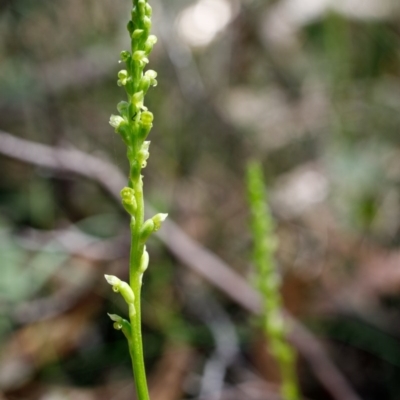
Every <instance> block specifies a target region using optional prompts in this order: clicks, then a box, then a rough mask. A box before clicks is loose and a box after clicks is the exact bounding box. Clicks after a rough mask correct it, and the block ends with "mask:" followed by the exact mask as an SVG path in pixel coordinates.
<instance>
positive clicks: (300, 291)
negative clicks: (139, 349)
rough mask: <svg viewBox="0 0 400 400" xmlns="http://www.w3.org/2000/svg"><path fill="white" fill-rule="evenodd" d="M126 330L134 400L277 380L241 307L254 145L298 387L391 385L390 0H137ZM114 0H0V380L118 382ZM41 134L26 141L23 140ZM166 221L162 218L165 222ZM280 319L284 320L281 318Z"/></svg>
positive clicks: (121, 364)
mask: <svg viewBox="0 0 400 400" xmlns="http://www.w3.org/2000/svg"><path fill="white" fill-rule="evenodd" d="M151 4H152V5H153V9H154V20H153V27H154V28H153V31H154V33H155V34H156V35H157V36H158V39H159V42H158V44H157V45H156V47H155V50H154V51H153V53H152V55H151V61H150V66H149V67H150V68H152V69H155V70H156V71H157V72H158V74H159V79H158V81H159V85H158V87H157V88H155V89H153V90H151V91H150V92H149V94H148V96H147V98H146V99H147V106H148V107H149V109H150V110H151V111H153V113H154V114H155V124H154V128H153V130H152V132H151V134H150V138H151V141H152V145H151V157H150V160H149V163H148V166H147V168H146V169H145V170H144V172H145V196H146V200H147V202H148V204H149V205H150V206H151V207H153V208H154V209H156V210H158V211H160V212H168V213H169V216H170V217H169V221H170V223H169V224H168V225H166V226H165V228H163V229H162V230H161V231H160V235H159V237H158V238H153V239H151V240H150V242H149V248H150V249H149V252H150V255H151V264H150V267H149V269H148V272H147V273H146V276H145V282H144V288H143V331H144V346H145V355H146V365H147V371H148V377H149V381H150V387H151V393H152V400H176V399H203V400H206V399H207V400H219V399H224V400H236V399H238V400H243V399H246V400H269V399H279V393H278V385H279V375H278V372H277V371H278V369H277V366H276V364H275V363H274V361H273V359H272V357H271V356H270V354H269V352H268V343H267V341H266V340H265V338H264V336H263V333H262V332H261V330H260V324H259V320H258V318H257V316H256V315H255V314H257V311H258V310H259V298H258V297H257V295H256V293H255V291H254V290H253V289H252V287H254V283H255V276H254V272H253V268H252V266H251V262H250V258H251V257H250V254H251V234H250V232H249V223H248V217H249V213H248V206H247V204H246V190H245V178H244V176H245V175H244V172H245V167H246V164H247V162H248V160H249V159H250V158H256V159H259V160H260V161H261V162H262V164H263V168H264V172H265V175H266V179H267V188H268V198H269V203H270V205H271V208H272V212H273V215H274V217H275V221H276V233H277V236H278V240H279V246H278V250H277V267H278V268H279V271H280V273H281V276H282V293H283V297H284V303H285V307H286V309H287V310H288V311H289V312H290V313H291V314H292V315H293V317H294V318H295V319H296V320H297V321H298V323H299V324H300V323H301V324H302V325H301V329H307V331H301V332H300V331H299V332H298V333H296V332H294V334H293V342H294V343H295V345H296V348H297V349H298V350H299V356H298V362H297V367H298V374H299V381H300V385H301V388H302V393H303V395H304V398H305V399H314V400H319V399H321V400H322V399H335V400H357V399H363V400H364V399H365V400H367V399H371V400H372V399H379V400H384V399H388V400H389V399H390V400H391V399H393V400H396V399H399V398H400V252H399V250H398V246H399V244H400V191H399V189H400V187H399V186H400V136H399V127H400V112H399V110H400V72H399V71H400V25H399V22H400V6H399V2H398V1H396V0H274V1H272V0H271V1H261V0H236V1H233V0H196V1H192V0H185V1H183V0H169V1H168V2H165V1H162V0H153V1H152V2H151ZM130 7H131V3H130V1H129V0H118V1H116V0H102V1H99V0H85V1H82V0H57V1H53V0H35V1H33V0H1V1H0V171H1V173H0V238H1V239H0V399H1V400H13V399H15V400H17V399H28V400H30V399H32V400H33V399H38V400H39V399H40V400H64V399H74V400H93V399H96V400H100V399H104V400H106V399H107V400H108V399H110V400H111V399H113V400H124V399H132V398H134V397H133V396H134V395H133V393H134V388H133V383H132V379H131V367H130V359H129V355H128V352H127V345H126V342H125V338H124V337H123V335H121V333H120V332H117V331H114V330H113V327H112V323H111V322H110V320H109V319H108V317H107V312H112V313H118V314H122V315H125V312H126V310H125V307H124V304H123V302H122V301H120V299H119V297H118V296H116V295H115V294H114V293H113V292H112V291H111V290H110V288H109V286H108V285H107V284H106V282H105V280H104V279H103V275H104V273H112V274H116V275H118V276H120V277H121V278H122V277H124V278H125V279H126V277H127V273H128V270H127V262H128V259H127V256H128V252H129V231H128V219H127V216H126V214H125V212H124V211H123V210H121V207H120V202H119V200H118V192H119V189H120V188H121V187H122V186H123V185H124V183H125V178H124V176H126V174H127V172H126V171H127V163H126V161H125V148H124V145H123V144H122V142H121V141H120V139H119V137H117V135H115V134H114V132H113V129H112V128H111V127H110V126H109V124H108V119H109V116H110V114H112V113H115V112H116V109H115V107H116V104H117V102H119V101H120V100H122V99H123V98H124V92H123V90H122V89H121V88H118V87H117V85H116V80H117V76H116V74H117V72H118V70H119V69H120V68H121V67H120V66H119V65H118V58H119V53H120V51H121V50H123V49H128V48H129V41H128V37H127V32H126V29H125V26H126V23H127V21H128V19H129V10H130ZM38 144H40V145H38ZM174 223H175V224H176V225H174ZM299 326H300V325H299Z"/></svg>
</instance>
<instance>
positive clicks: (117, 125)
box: [109, 115, 128, 134]
mask: <svg viewBox="0 0 400 400" xmlns="http://www.w3.org/2000/svg"><path fill="white" fill-rule="evenodd" d="M109 124H110V125H111V126H112V127H113V128H114V129H115V132H116V133H120V134H123V133H124V130H125V128H128V122H127V121H126V120H125V119H124V118H122V117H121V116H120V115H111V117H110V121H109Z"/></svg>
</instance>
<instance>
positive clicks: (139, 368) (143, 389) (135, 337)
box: [129, 279, 150, 400]
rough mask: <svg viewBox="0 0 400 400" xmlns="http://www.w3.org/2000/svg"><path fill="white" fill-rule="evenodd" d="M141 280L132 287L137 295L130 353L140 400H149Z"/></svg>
mask: <svg viewBox="0 0 400 400" xmlns="http://www.w3.org/2000/svg"><path fill="white" fill-rule="evenodd" d="M140 286H141V284H140V280H139V279H137V280H136V283H135V284H134V285H133V286H132V289H133V292H134V293H135V312H134V313H130V320H131V340H130V341H129V352H130V355H131V359H132V367H133V376H134V380H135V386H136V393H137V396H138V399H139V400H149V399H150V397H149V391H148V388H147V379H146V371H145V365H144V357H143V343H142V327H141V319H140Z"/></svg>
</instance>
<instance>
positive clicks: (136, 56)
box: [132, 50, 149, 66]
mask: <svg viewBox="0 0 400 400" xmlns="http://www.w3.org/2000/svg"><path fill="white" fill-rule="evenodd" d="M132 59H133V60H135V61H137V62H139V63H140V64H141V65H142V66H143V65H144V64H147V63H148V62H149V59H148V58H147V57H146V52H145V51H143V50H136V51H135V52H134V53H133V55H132Z"/></svg>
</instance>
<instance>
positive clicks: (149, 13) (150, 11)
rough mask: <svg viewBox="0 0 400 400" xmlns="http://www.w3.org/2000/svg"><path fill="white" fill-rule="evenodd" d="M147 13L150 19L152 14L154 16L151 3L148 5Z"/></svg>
mask: <svg viewBox="0 0 400 400" xmlns="http://www.w3.org/2000/svg"><path fill="white" fill-rule="evenodd" d="M145 13H146V15H147V16H148V17H149V18H150V17H151V14H153V9H152V8H151V5H150V4H149V3H146V7H145Z"/></svg>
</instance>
